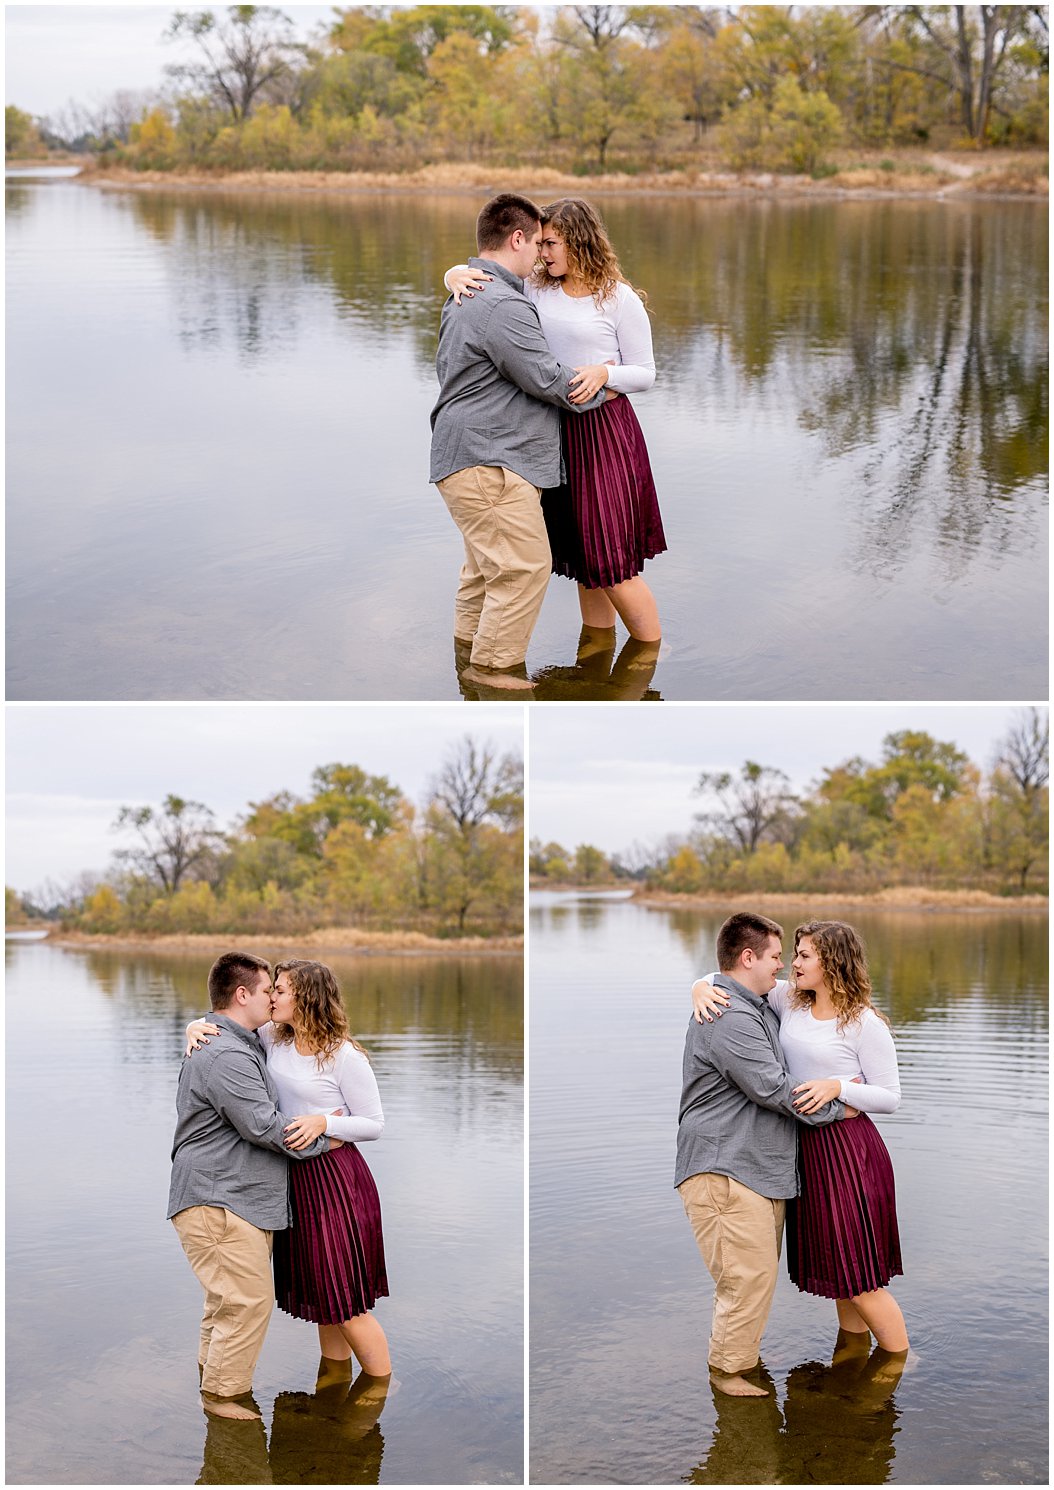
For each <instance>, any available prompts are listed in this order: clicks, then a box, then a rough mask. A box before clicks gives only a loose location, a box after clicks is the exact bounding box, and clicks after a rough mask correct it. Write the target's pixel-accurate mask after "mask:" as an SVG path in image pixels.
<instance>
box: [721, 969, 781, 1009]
mask: <svg viewBox="0 0 1054 1490" xmlns="http://www.w3.org/2000/svg"><path fill="white" fill-rule="evenodd" d="M714 987H715V988H723V989H725V990H726V992H728V993H741V994H742V995H743V997H744V998H745V999H749V1000H750V1002H751V1003H752V1004H764V1006H765V1008H766V1009H767V1008H768V1006H769V996H768V994H767V993H751V991H750V989H749V988H744V987H743V984H742V983H738V982H737V981H736V979H735V978H733V977H731V976H730V975H729V974H728V973H718V974H717V975H716V976H715V978H714Z"/></svg>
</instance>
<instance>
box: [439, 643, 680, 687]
mask: <svg viewBox="0 0 1054 1490" xmlns="http://www.w3.org/2000/svg"><path fill="white" fill-rule="evenodd" d="M617 646H618V643H617V639H616V631H615V628H614V627H613V626H611V627H608V626H604V627H591V626H583V627H582V630H581V633H580V635H579V638H578V654H577V657H576V659H575V663H574V666H573V667H558V666H550V667H543V668H540V669H539V670H538V672H537V673H533V674H531V675H530V676H531V681H532V682H533V684H534V686H533V688H531V689H523V690H521V691H518V692H515V693H513V692H510V690H509V689H507V688H496V687H493V686H488V685H487V684H485V683H481V682H479V681H477V680H476V679H474V678H469V677H466V675H465V673H466V669H467V668H468V667H469V664H470V661H471V651H472V649H471V647H470V646H469V645H468V644H467V643H466V642H462V641H459V640H458V639H457V638H456V637H455V639H454V666H455V668H456V669H457V682H458V688H459V689H460V691H461V697H462V698H463V699H468V700H472V701H477V702H478V701H481V700H483V699H505V700H508V699H510V698H515V699H517V700H518V701H522V700H524V699H532V698H536V699H543V700H548V701H551V700H553V699H561V698H564V699H607V700H613V699H634V700H641V699H645V700H652V699H659V698H661V695H660V694H659V693H657V692H656V690H655V689H653V688H652V687H651V680H652V678H653V677H654V676H655V667H656V664H657V663H658V660H659V653H660V650H661V647H662V643H661V642H640V641H636V640H635V639H634V638H633V637H627V638H626V640H625V642H624V644H623V646H622V650H621V651H620V652H619V653H618V656H617V657H616V656H615V652H616V648H617ZM523 675H524V677H526V676H528V674H527V672H526V669H524V670H523Z"/></svg>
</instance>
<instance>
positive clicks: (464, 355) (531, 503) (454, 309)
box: [430, 192, 666, 690]
mask: <svg viewBox="0 0 1054 1490" xmlns="http://www.w3.org/2000/svg"><path fill="white" fill-rule="evenodd" d="M476 243H477V248H478V257H476V258H473V259H470V261H469V263H468V265H455V266H454V268H453V269H451V270H450V271H449V272H448V274H447V276H446V284H447V287H448V288H449V289H450V290H451V292H452V295H451V298H450V299H449V300H448V301H447V303H446V305H445V306H444V307H443V314H442V321H441V324H440V331H439V350H438V353H437V356H436V369H437V372H438V374H439V381H440V390H439V399H438V401H437V403H436V405H435V408H434V409H433V411H432V454H431V476H430V479H431V480H432V481H433V482H435V483H436V484H437V485H438V487H439V490H440V492H441V494H442V496H443V500H444V501H445V502H446V504H447V507H448V509H449V511H450V514H451V516H452V517H453V519H454V521H455V523H456V524H457V526H458V528H459V529H460V531H461V536H462V538H463V540H464V545H465V562H464V564H463V566H462V569H461V578H460V583H459V586H458V592H457V599H456V602H455V607H454V647H455V655H456V657H457V658H458V661H459V665H460V667H461V668H462V674H461V675H462V676H463V677H464V678H465V679H467V681H469V682H470V683H476V684H484V685H489V686H492V687H497V688H504V689H512V690H515V689H521V690H526V689H529V688H531V686H532V683H531V680H530V679H529V678H528V677H527V672H526V665H525V659H526V655H527V647H528V644H529V642H530V639H531V633H532V632H533V630H534V626H535V622H536V621H537V619H538V614H539V612H540V610H541V606H542V601H543V599H544V598H545V591H546V587H547V585H548V582H549V575H550V573H551V572H555V573H557V574H562V575H564V576H565V577H566V578H569V579H573V580H575V581H577V584H578V594H579V602H580V608H581V612H582V623H583V628H584V632H606V633H607V634H608V635H609V636H613V634H614V627H615V620H616V617H618V618H620V619H621V620H622V622H623V624H624V625H625V626H626V629H627V630H628V631H629V633H630V636H631V637H632V638H633V639H634V640H635V641H636V642H638V643H640V644H642V645H643V646H646V647H650V648H651V649H653V650H654V651H655V652H656V653H657V651H658V646H659V642H660V639H661V631H660V626H659V617H658V611H657V609H656V605H655V599H654V597H653V595H652V593H651V590H650V589H649V587H648V585H647V584H646V583H645V581H644V578H643V575H642V573H641V571H642V570H643V568H644V562H645V560H646V559H650V558H652V557H654V556H655V555H656V554H660V553H662V552H663V551H664V550H665V548H666V539H665V536H664V534H663V528H662V519H661V517H660V515H659V507H658V500H657V497H656V493H655V483H654V480H653V478H652V473H651V465H650V462H649V459H648V451H647V446H646V445H645V442H644V436H643V434H642V432H641V428H640V425H639V423H638V422H637V418H636V415H635V414H634V412H633V409H632V407H631V405H630V402H629V399H628V398H627V397H626V395H627V394H629V393H637V392H643V391H644V390H645V389H647V388H650V387H651V385H652V383H654V381H655V359H654V355H653V352H652V341H651V327H650V324H649V321H648V313H647V311H646V309H645V307H644V303H643V300H642V297H641V295H640V294H639V293H638V292H637V291H636V290H634V288H633V287H632V286H631V285H630V284H629V283H628V281H627V280H626V278H625V276H624V275H623V273H622V270H621V268H620V267H619V262H618V259H617V257H616V256H615V252H614V250H613V249H612V246H611V243H610V241H609V239H608V236H607V232H606V230H605V228H604V224H603V222H602V221H601V219H600V217H599V215H598V214H597V212H596V211H595V209H594V208H593V207H591V206H590V204H589V203H588V202H584V201H582V200H580V199H578V198H565V199H563V200H561V201H558V202H554V203H553V204H552V205H550V206H548V207H545V208H539V207H537V206H535V204H534V203H533V202H531V201H530V200H529V199H528V198H527V197H522V196H518V195H516V194H515V193H512V192H506V193H503V194H502V195H500V196H497V197H494V198H493V199H492V200H491V201H489V202H487V203H486V204H485V206H484V207H483V209H482V211H481V212H480V214H479V218H478V220H477V222H476Z"/></svg>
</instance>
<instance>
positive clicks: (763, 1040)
mask: <svg viewBox="0 0 1054 1490" xmlns="http://www.w3.org/2000/svg"><path fill="white" fill-rule="evenodd" d="M712 1028H713V1036H712V1039H711V1043H710V1060H711V1061H712V1063H713V1065H714V1067H715V1068H716V1070H718V1071H719V1072H720V1073H721V1075H722V1076H723V1077H724V1078H725V1080H726V1081H731V1082H732V1083H733V1085H735V1086H737V1087H738V1088H739V1090H740V1091H741V1092H742V1093H743V1094H744V1096H746V1097H749V1098H750V1100H751V1102H756V1103H757V1105H758V1106H759V1107H767V1108H769V1110H770V1111H772V1112H782V1113H783V1114H784V1115H785V1116H786V1117H792V1118H794V1119H796V1121H797V1122H799V1123H807V1124H808V1125H809V1126H810V1127H822V1126H823V1125H824V1124H825V1123H830V1122H833V1121H834V1119H835V1118H840V1117H842V1116H843V1115H844V1113H845V1103H844V1102H840V1101H839V1100H838V1099H837V1098H835V1100H834V1101H832V1102H825V1103H824V1105H823V1106H822V1107H820V1108H818V1109H817V1110H816V1112H811V1113H808V1114H804V1113H800V1112H798V1111H797V1109H796V1108H795V1106H794V1101H793V1097H792V1095H791V1093H792V1091H793V1088H794V1086H795V1085H796V1083H795V1082H794V1081H793V1080H792V1079H791V1077H790V1076H788V1075H787V1072H786V1070H785V1068H784V1067H783V1065H782V1064H781V1062H780V1061H778V1060H777V1059H776V1056H775V1053H774V1051H773V1049H772V1045H771V1044H770V1042H769V1039H768V1037H767V1035H766V1034H765V1031H764V1029H762V1027H761V1025H760V1023H759V1022H758V1019H756V1018H755V1017H754V1016H753V1015H752V1014H751V1013H749V1012H747V1011H745V1010H744V1011H740V1010H738V1009H731V1008H729V1009H726V1010H725V1013H724V1017H723V1018H722V1019H720V1020H718V1021H716V1022H715V1024H714V1025H713V1027H712Z"/></svg>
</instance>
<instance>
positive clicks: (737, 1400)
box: [688, 1361, 783, 1485]
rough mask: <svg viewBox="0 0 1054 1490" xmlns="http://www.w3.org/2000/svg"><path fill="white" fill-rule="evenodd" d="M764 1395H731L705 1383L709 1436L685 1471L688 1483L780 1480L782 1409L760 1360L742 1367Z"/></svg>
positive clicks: (775, 1483)
mask: <svg viewBox="0 0 1054 1490" xmlns="http://www.w3.org/2000/svg"><path fill="white" fill-rule="evenodd" d="M743 1375H744V1376H745V1377H746V1378H747V1380H748V1381H752V1382H755V1383H756V1384H757V1385H758V1386H760V1387H764V1388H765V1390H766V1391H767V1392H768V1396H767V1397H730V1396H729V1395H728V1394H727V1393H726V1392H719V1391H717V1389H716V1388H715V1387H713V1386H711V1387H710V1392H711V1395H712V1396H713V1399H714V1408H715V1410H716V1413H717V1422H716V1423H715V1425H714V1441H713V1443H712V1444H711V1445H710V1452H709V1453H708V1454H707V1456H706V1458H705V1459H704V1460H703V1462H702V1463H701V1464H700V1465H698V1466H697V1467H696V1468H695V1469H694V1470H693V1471H692V1473H691V1474H690V1475H689V1476H688V1483H689V1484H690V1485H779V1484H781V1483H782V1478H781V1475H780V1451H781V1447H782V1440H781V1433H782V1428H783V1414H782V1413H781V1412H780V1410H779V1407H778V1406H777V1404H776V1390H775V1386H774V1384H773V1381H772V1377H771V1376H770V1375H769V1373H768V1371H767V1369H766V1367H765V1365H764V1363H763V1362H761V1361H759V1362H758V1364H757V1365H756V1366H755V1367H754V1368H753V1370H751V1371H744V1372H743Z"/></svg>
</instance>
